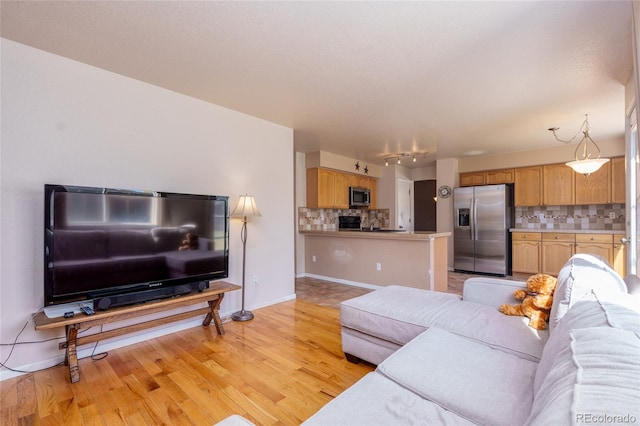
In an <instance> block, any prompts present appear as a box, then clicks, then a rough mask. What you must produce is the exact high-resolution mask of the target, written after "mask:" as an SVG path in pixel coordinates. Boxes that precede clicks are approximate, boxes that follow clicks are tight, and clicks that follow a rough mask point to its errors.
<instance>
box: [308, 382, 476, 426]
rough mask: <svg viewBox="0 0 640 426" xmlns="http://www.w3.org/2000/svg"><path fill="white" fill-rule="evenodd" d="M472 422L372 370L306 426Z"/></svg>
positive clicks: (454, 423)
mask: <svg viewBox="0 0 640 426" xmlns="http://www.w3.org/2000/svg"><path fill="white" fill-rule="evenodd" d="M445 424H446V425H473V424H475V423H472V422H469V421H467V420H465V419H463V418H462V417H459V416H457V415H455V414H454V413H451V412H449V411H447V410H445V409H443V408H442V407H440V406H438V405H436V404H434V403H432V402H430V401H427V400H425V399H423V398H421V397H420V396H418V395H416V394H415V393H413V392H411V391H409V390H407V389H405V388H404V387H402V386H400V385H398V384H397V383H394V382H393V381H391V380H389V379H387V378H385V377H383V376H382V375H380V374H378V373H376V372H373V373H369V374H367V375H366V376H364V377H363V378H362V379H360V380H359V381H358V382H357V383H356V384H354V385H353V386H351V387H350V388H349V389H347V390H345V391H344V392H342V393H341V394H340V395H339V396H338V397H337V398H336V399H334V400H333V401H331V402H329V403H328V404H327V405H325V406H324V407H323V408H322V409H321V410H320V411H318V412H317V413H316V414H314V415H313V416H311V417H310V418H309V419H308V420H307V421H305V422H304V423H303V425H305V426H328V425H341V426H356V425H361V426H369V425H380V426H389V425H407V426H409V425H445Z"/></svg>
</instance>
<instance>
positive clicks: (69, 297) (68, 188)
mask: <svg viewBox="0 0 640 426" xmlns="http://www.w3.org/2000/svg"><path fill="white" fill-rule="evenodd" d="M56 192H84V193H92V194H118V195H133V196H150V195H152V196H154V197H160V198H183V199H191V200H193V199H199V200H211V201H224V203H225V221H224V224H225V225H224V234H225V249H224V270H223V271H221V272H214V273H207V274H198V275H191V276H187V277H180V278H167V279H161V280H153V281H144V282H139V283H134V284H125V285H114V286H111V287H107V288H104V289H100V290H93V289H92V290H82V289H78V291H76V292H73V293H65V294H62V295H55V294H54V288H55V283H54V281H53V268H54V267H55V266H53V267H51V268H50V267H49V264H50V263H52V264H53V253H54V251H53V244H54V243H55V238H54V239H50V238H48V230H49V229H50V228H52V227H53V220H54V218H53V215H52V205H53V196H54V194H55V193H56ZM229 218H230V215H229V197H228V196H226V195H203V194H190V193H178V192H164V191H149V190H136V189H120V188H108V187H93V186H80V185H59V184H45V185H44V238H43V239H44V280H43V283H44V306H45V307H48V306H55V305H61V304H67V303H72V302H86V301H89V300H92V299H99V298H102V297H107V296H115V295H122V294H132V293H137V292H144V291H148V290H150V289H162V288H170V287H176V286H180V285H185V284H193V283H198V282H204V281H206V282H209V281H212V280H219V279H224V278H227V277H228V276H229ZM54 235H55V234H54ZM151 284H153V285H151Z"/></svg>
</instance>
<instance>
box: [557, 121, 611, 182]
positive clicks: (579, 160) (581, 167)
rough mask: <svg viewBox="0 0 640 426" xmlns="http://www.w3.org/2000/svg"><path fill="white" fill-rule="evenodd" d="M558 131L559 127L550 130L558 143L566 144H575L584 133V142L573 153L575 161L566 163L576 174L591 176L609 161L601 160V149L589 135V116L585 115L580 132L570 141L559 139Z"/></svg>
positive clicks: (606, 159)
mask: <svg viewBox="0 0 640 426" xmlns="http://www.w3.org/2000/svg"><path fill="white" fill-rule="evenodd" d="M558 129H559V128H558V127H552V128H550V129H549V130H550V131H551V132H553V136H554V137H555V138H556V140H557V141H558V142H562V143H565V144H569V143H571V142H573V140H574V139H575V138H576V136H578V135H579V134H580V132H582V134H583V137H582V140H581V141H580V143H579V144H578V146H577V147H576V150H575V152H574V153H573V155H574V157H575V160H573V161H569V162H568V163H565V164H566V165H567V166H569V167H571V168H572V169H573V170H575V171H576V173H581V174H583V175H585V176H589V175H590V174H591V173H594V172H596V171H597V170H598V169H600V167H602V165H603V164H605V163H606V162H608V161H609V159H608V158H600V147H598V144H597V143H595V142H594V140H593V139H591V136H590V135H589V114H585V119H584V122H583V123H582V126H580V129H579V130H578V132H577V133H576V134H575V135H574V136H573V137H572V138H571V139H569V140H562V139H560V138H558V135H557V134H556V131H557V130H558ZM590 144H591V145H592V146H593V147H592V148H591V151H590V150H589V145H590ZM594 155H595V157H594ZM592 157H593V158H592Z"/></svg>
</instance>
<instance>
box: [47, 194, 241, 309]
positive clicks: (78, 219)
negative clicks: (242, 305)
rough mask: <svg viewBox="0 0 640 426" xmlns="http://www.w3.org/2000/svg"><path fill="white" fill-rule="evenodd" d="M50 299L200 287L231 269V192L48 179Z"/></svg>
mask: <svg viewBox="0 0 640 426" xmlns="http://www.w3.org/2000/svg"><path fill="white" fill-rule="evenodd" d="M44 197H45V203H44V205H45V208H44V304H45V307H47V306H51V305H56V304H66V303H70V302H76V301H78V302H82V304H83V305H86V304H87V303H88V301H89V300H92V301H93V307H94V309H107V308H110V307H116V306H122V305H126V304H132V303H139V302H145V301H148V300H154V299H159V298H165V297H173V296H176V295H180V294H185V293H189V292H191V291H194V290H195V291H202V290H204V289H205V288H207V287H208V283H209V281H210V280H215V279H220V278H226V277H227V276H228V275H229V207H228V197H226V196H217V195H195V194H179V193H170V192H153V191H146V190H145V191H142V190H126V189H112V188H97V187H86V186H70V185H50V184H47V185H45V187H44Z"/></svg>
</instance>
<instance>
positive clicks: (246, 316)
mask: <svg viewBox="0 0 640 426" xmlns="http://www.w3.org/2000/svg"><path fill="white" fill-rule="evenodd" d="M231 319H232V320H234V321H249V320H252V319H253V313H252V312H251V311H245V310H244V309H243V310H242V311H238V312H236V313H234V314H231Z"/></svg>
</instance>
